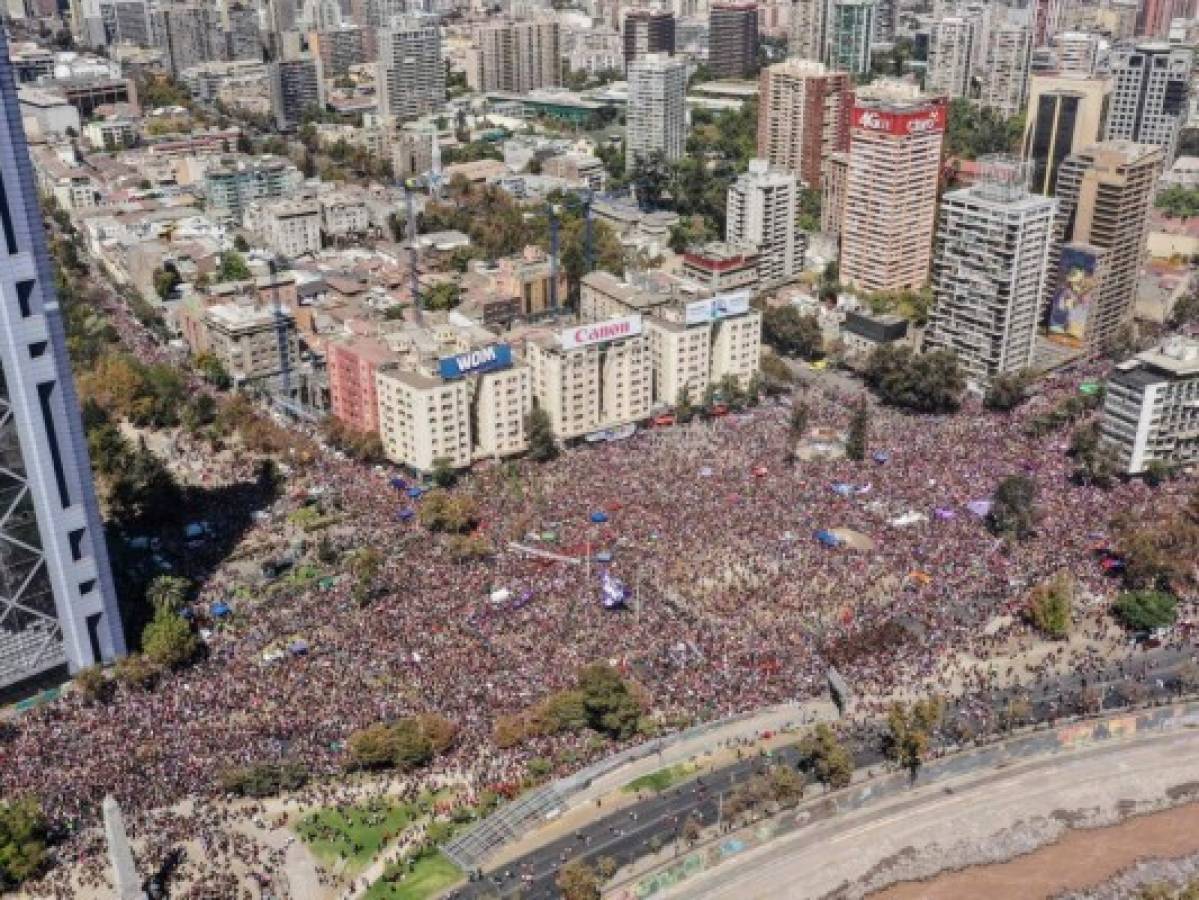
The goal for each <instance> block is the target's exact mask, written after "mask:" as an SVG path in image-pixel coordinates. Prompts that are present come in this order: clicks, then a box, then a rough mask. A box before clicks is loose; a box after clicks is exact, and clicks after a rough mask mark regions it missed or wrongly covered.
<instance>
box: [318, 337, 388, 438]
mask: <svg viewBox="0 0 1199 900" xmlns="http://www.w3.org/2000/svg"><path fill="white" fill-rule="evenodd" d="M396 362H397V358H396V354H394V353H392V352H391V350H389V349H388V347H387V345H386V344H384V343H383V342H381V341H377V340H373V339H370V338H355V339H353V340H344V341H330V342H329V343H328V345H327V346H326V348H325V367H326V371H327V372H328V377H329V413H330V414H331V415H333V416H335V417H336V418H337V419H340V420H341V421H342V422H343V423H345V425H347V426H348V427H349V428H350V429H352V430H354V431H357V432H360V433H363V434H371V433H373V432H377V431H378V430H379V392H378V385H377V383H376V376H377V375H378V374H379V372H380V371H381V370H382V369H384V368H385V367H387V366H389V365H394V364H395V363H396Z"/></svg>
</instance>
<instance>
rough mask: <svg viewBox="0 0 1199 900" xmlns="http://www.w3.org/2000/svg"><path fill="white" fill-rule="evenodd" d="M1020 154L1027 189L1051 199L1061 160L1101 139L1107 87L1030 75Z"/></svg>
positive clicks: (1099, 80) (1103, 83)
mask: <svg viewBox="0 0 1199 900" xmlns="http://www.w3.org/2000/svg"><path fill="white" fill-rule="evenodd" d="M1029 85H1030V86H1029V97H1028V122H1027V123H1026V125H1025V127H1024V141H1023V151H1022V154H1021V155H1022V156H1023V158H1024V160H1025V161H1026V162H1028V163H1029V168H1030V169H1031V176H1030V177H1031V179H1032V180H1031V185H1032V189H1033V190H1034V191H1036V192H1037V193H1039V194H1045V195H1046V196H1049V197H1052V196H1053V195H1054V194H1055V193H1056V192H1057V173H1058V169H1059V168H1060V167H1061V164H1062V160H1064V159H1065V158H1066V157H1067V156H1069V155H1070V154H1071V153H1073V152H1074V150H1075V148H1082V147H1088V146H1090V145H1091V144H1094V143H1096V142H1097V141H1099V140H1100V139H1101V138H1102V136H1103V124H1104V122H1105V121H1106V119H1107V109H1108V103H1109V101H1110V98H1111V93H1112V83H1111V82H1110V81H1109V80H1108V79H1106V78H1094V77H1092V78H1081V77H1073V76H1060V75H1033V76H1032V78H1031V79H1030V80H1029Z"/></svg>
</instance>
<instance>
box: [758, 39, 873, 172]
mask: <svg viewBox="0 0 1199 900" xmlns="http://www.w3.org/2000/svg"><path fill="white" fill-rule="evenodd" d="M759 82H760V85H759V91H758V93H759V97H760V99H759V101H758V156H760V157H761V158H762V159H764V160H766V161H767V162H769V163H770V165H772V166H776V167H778V168H782V169H786V170H787V171H789V172H792V173H793V174H795V175H796V176H797V177H798V178H799V180H800V181H801V182H803V184H804V185H805V186H806V187H809V188H812V189H817V188H819V187H820V180H821V171H822V166H823V164H824V160H825V159H827V158H828V156H829V155H830V154H832V153H835V152H837V151H839V150H847V149H849V113H850V110H851V108H852V106H853V79H852V78H850V77H849V74H848V73H846V72H831V71H829V69H828V67H827V66H825V65H824V64H823V63H819V62H815V61H813V60H808V59H788V60H785V61H784V62H781V63H777V64H775V65H773V66H769V67H768V68H765V69H763V70H762V76H761V78H760V79H759Z"/></svg>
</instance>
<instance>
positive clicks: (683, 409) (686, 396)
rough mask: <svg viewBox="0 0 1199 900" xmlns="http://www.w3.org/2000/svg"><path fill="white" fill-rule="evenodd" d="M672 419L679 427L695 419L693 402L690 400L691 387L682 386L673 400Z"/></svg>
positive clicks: (687, 385)
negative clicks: (673, 418)
mask: <svg viewBox="0 0 1199 900" xmlns="http://www.w3.org/2000/svg"><path fill="white" fill-rule="evenodd" d="M674 417H675V420H676V421H677V422H678V423H679V424H680V425H686V424H687V423H688V422H690V421H691V420H692V419H694V418H695V402H694V401H693V400H692V399H691V386H690V385H689V384H685V385H683V386H682V387H681V388H679V393H678V395H677V396H676V397H675V399H674Z"/></svg>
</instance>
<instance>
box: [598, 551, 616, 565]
mask: <svg viewBox="0 0 1199 900" xmlns="http://www.w3.org/2000/svg"><path fill="white" fill-rule="evenodd" d="M595 561H596V562H602V563H607V562H612V551H611V550H601V551H600V552H599V553H597V554H595Z"/></svg>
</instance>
